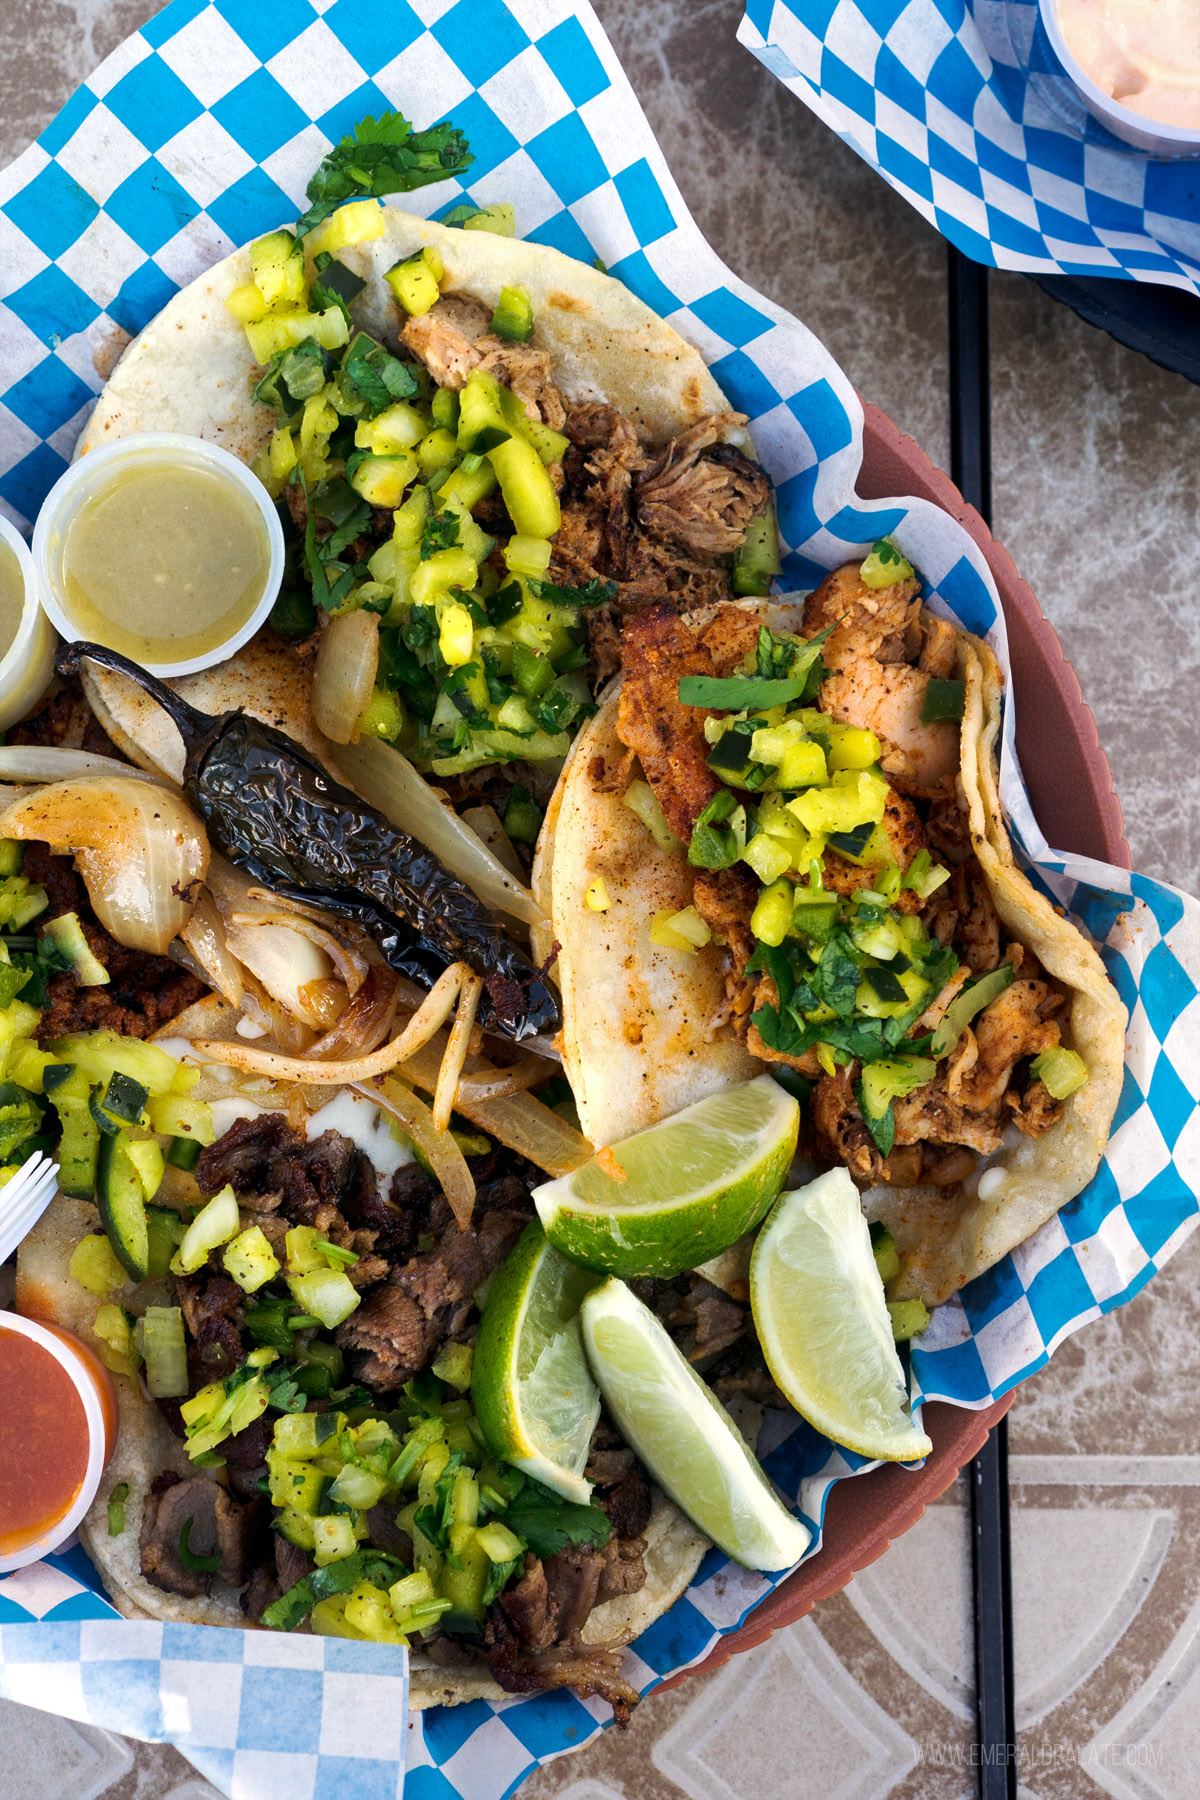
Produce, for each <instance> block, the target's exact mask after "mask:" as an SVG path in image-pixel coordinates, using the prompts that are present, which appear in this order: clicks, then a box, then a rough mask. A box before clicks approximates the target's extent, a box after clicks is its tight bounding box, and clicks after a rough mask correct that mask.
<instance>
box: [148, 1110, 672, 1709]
mask: <svg viewBox="0 0 1200 1800" xmlns="http://www.w3.org/2000/svg"><path fill="white" fill-rule="evenodd" d="M194 1173H195V1178H196V1182H197V1185H198V1187H199V1189H200V1192H201V1194H204V1195H212V1194H215V1193H217V1192H219V1191H220V1190H221V1189H223V1188H225V1187H226V1186H229V1187H232V1188H233V1190H234V1193H235V1194H236V1196H237V1200H238V1208H239V1216H240V1220H241V1225H242V1227H243V1229H245V1228H249V1227H251V1226H257V1227H258V1228H259V1229H260V1230H261V1231H262V1232H263V1234H264V1235H265V1237H266V1238H267V1240H268V1242H269V1243H270V1244H271V1246H272V1248H273V1249H274V1250H275V1252H276V1254H277V1255H278V1257H279V1259H280V1261H281V1262H282V1260H283V1258H284V1255H285V1244H284V1239H285V1236H286V1233H287V1231H288V1230H289V1229H290V1228H292V1227H295V1226H298V1225H304V1226H311V1227H314V1228H315V1229H316V1230H317V1231H319V1232H320V1234H321V1237H322V1239H323V1240H324V1241H326V1242H327V1243H328V1244H330V1245H332V1246H333V1247H334V1252H335V1253H337V1252H341V1253H344V1258H345V1263H344V1266H345V1270H346V1273H347V1274H348V1275H349V1277H350V1279H351V1281H352V1282H354V1284H355V1286H356V1287H358V1288H359V1289H360V1290H361V1291H362V1294H363V1299H362V1302H361V1304H360V1306H359V1307H358V1308H357V1309H356V1310H355V1311H354V1312H353V1313H352V1314H351V1315H350V1317H349V1318H348V1319H346V1321H345V1322H344V1323H343V1324H342V1325H341V1326H339V1327H338V1328H337V1329H336V1331H334V1333H333V1334H332V1337H333V1343H332V1346H330V1344H329V1340H328V1337H326V1338H325V1340H324V1343H323V1344H320V1345H318V1349H319V1351H320V1353H321V1354H322V1355H324V1357H325V1359H326V1366H327V1365H328V1360H329V1357H330V1355H331V1354H333V1355H334V1360H335V1363H336V1362H337V1361H338V1358H337V1356H336V1352H340V1353H341V1361H342V1362H343V1363H344V1369H343V1373H342V1374H341V1375H340V1376H338V1380H341V1381H345V1382H346V1383H348V1384H351V1385H347V1386H342V1387H336V1386H333V1387H331V1390H330V1391H329V1392H327V1393H325V1394H321V1395H315V1396H310V1397H309V1398H308V1399H307V1402H306V1404H305V1410H306V1411H307V1412H310V1413H329V1412H338V1411H339V1410H342V1409H353V1408H355V1407H356V1406H362V1407H366V1408H368V1409H369V1410H371V1411H374V1412H376V1413H380V1412H384V1413H386V1411H387V1409H388V1408H390V1407H395V1406H396V1405H397V1404H402V1403H403V1402H404V1399H405V1396H404V1394H403V1393H402V1391H401V1390H402V1389H403V1388H404V1386H405V1384H406V1383H411V1382H413V1381H414V1378H424V1379H426V1380H428V1372H429V1370H430V1367H431V1364H433V1363H434V1362H435V1360H437V1358H438V1356H439V1354H440V1353H441V1352H443V1351H444V1350H445V1347H446V1346H447V1345H462V1346H467V1345H471V1344H472V1343H473V1342H474V1338H475V1333H476V1329H477V1327H478V1322H479V1315H478V1303H477V1299H476V1296H477V1295H479V1294H480V1293H481V1292H482V1291H483V1289H484V1287H485V1284H486V1283H487V1281H488V1280H489V1279H490V1277H491V1276H492V1275H493V1274H494V1273H495V1271H496V1269H497V1268H498V1267H499V1265H500V1263H501V1262H502V1261H503V1260H504V1258H505V1257H506V1256H507V1254H508V1252H509V1251H510V1250H511V1249H512V1247H513V1245H514V1243H515V1242H516V1240H517V1238H518V1237H519V1236H520V1234H521V1232H522V1231H523V1230H524V1228H525V1226H526V1225H527V1224H528V1223H529V1222H530V1220H531V1219H532V1218H533V1217H534V1209H533V1204H532V1201H531V1199H530V1190H531V1187H532V1186H533V1185H535V1184H536V1182H537V1181H538V1180H540V1179H541V1175H540V1172H539V1171H537V1170H535V1169H533V1168H532V1166H531V1165H530V1164H527V1163H525V1162H523V1161H522V1160H521V1159H520V1158H518V1157H516V1156H514V1155H513V1154H512V1153H511V1152H509V1151H506V1150H502V1149H494V1150H489V1151H488V1152H487V1153H486V1154H485V1155H483V1156H480V1157H479V1158H477V1159H475V1160H474V1163H473V1173H474V1176H475V1181H476V1201H475V1210H474V1213H473V1216H472V1221H471V1224H470V1225H469V1226H468V1227H467V1228H466V1229H465V1230H461V1231H460V1230H459V1228H458V1226H457V1225H456V1223H455V1221H454V1218H453V1216H452V1214H451V1212H450V1208H449V1206H448V1204H447V1202H446V1199H445V1197H444V1195H443V1193H442V1191H441V1188H440V1187H439V1186H438V1183H437V1182H436V1181H435V1179H434V1178H433V1177H432V1176H431V1175H428V1174H426V1173H425V1171H424V1170H423V1169H422V1168H421V1167H420V1166H419V1165H418V1164H417V1163H415V1162H410V1163H407V1164H405V1165H403V1166H402V1167H400V1168H399V1169H397V1170H396V1171H395V1173H394V1174H393V1175H392V1176H391V1178H390V1180H389V1181H388V1182H387V1183H386V1184H384V1185H381V1183H380V1181H379V1179H378V1178H377V1176H376V1172H375V1169H374V1167H373V1166H372V1164H371V1163H370V1162H369V1160H368V1159H367V1157H366V1156H365V1155H364V1154H363V1152H362V1151H361V1150H359V1149H357V1147H356V1146H355V1145H354V1144H353V1143H352V1142H351V1141H350V1140H349V1139H348V1138H346V1137H344V1136H343V1135H341V1134H340V1133H339V1132H337V1131H326V1132H323V1133H322V1134H321V1135H320V1136H319V1137H317V1138H315V1139H313V1140H312V1141H309V1140H307V1139H306V1138H305V1137H304V1136H302V1135H301V1134H300V1133H299V1132H297V1131H296V1130H294V1129H293V1128H292V1126H291V1125H290V1124H289V1123H288V1120H287V1118H286V1117H285V1115H283V1114H282V1113H277V1112H272V1113H263V1114H260V1115H258V1116H256V1117H254V1118H248V1119H240V1120H238V1121H236V1122H235V1123H234V1124H233V1125H231V1126H230V1128H229V1129H228V1130H227V1131H226V1132H225V1134H224V1136H223V1137H221V1138H220V1139H219V1140H218V1141H217V1142H216V1143H215V1144H213V1145H211V1146H210V1147H209V1148H208V1149H206V1150H205V1151H204V1152H203V1153H202V1155H201V1156H200V1159H199V1161H198V1162H197V1164H196V1167H195V1171H194ZM219 1255H220V1252H219V1251H218V1252H216V1253H214V1255H213V1257H212V1258H211V1259H210V1262H209V1264H207V1265H206V1266H204V1267H202V1268H201V1269H199V1270H197V1271H196V1273H194V1274H192V1275H171V1276H169V1277H168V1282H169V1285H170V1287H171V1289H172V1294H171V1298H172V1300H173V1301H174V1303H175V1304H177V1305H178V1306H179V1307H180V1309H181V1311H182V1314H183V1321H184V1327H185V1332H186V1341H187V1355H188V1371H189V1395H195V1394H196V1393H198V1392H199V1391H200V1390H202V1389H203V1388H205V1387H206V1386H207V1385H208V1384H209V1383H212V1382H214V1381H225V1380H227V1379H228V1378H229V1377H230V1376H232V1375H234V1374H235V1373H236V1371H237V1370H239V1369H241V1368H242V1367H243V1365H245V1363H246V1359H247V1357H248V1356H249V1355H250V1354H251V1352H252V1351H253V1350H254V1349H255V1346H256V1341H259V1342H260V1341H261V1335H260V1336H259V1338H258V1339H257V1340H256V1337H255V1334H254V1331H253V1329H252V1327H253V1325H254V1319H253V1317H252V1318H251V1321H250V1325H249V1326H248V1324H247V1314H248V1313H250V1314H253V1313H254V1312H255V1309H257V1308H259V1307H260V1306H261V1304H262V1302H263V1299H264V1294H263V1292H262V1291H261V1290H260V1291H259V1292H257V1293H255V1294H254V1295H247V1294H245V1293H244V1292H243V1291H242V1289H241V1288H240V1287H238V1286H237V1284H236V1283H235V1282H233V1281H231V1280H229V1279H228V1278H227V1277H226V1276H225V1275H224V1274H223V1273H220V1272H218V1267H217V1264H218V1260H219ZM351 1259H356V1260H351ZM341 1260H342V1259H341V1258H339V1262H340V1261H341ZM268 1298H269V1297H268ZM320 1336H321V1334H320V1333H319V1332H317V1331H315V1330H312V1329H302V1330H300V1331H297V1332H295V1333H294V1334H293V1338H292V1344H291V1346H290V1347H289V1351H288V1356H289V1362H290V1364H291V1365H292V1366H294V1367H295V1368H299V1369H303V1367H304V1359H305V1357H306V1356H308V1355H309V1354H311V1346H312V1344H313V1342H314V1341H316V1340H318V1339H319V1338H320ZM180 1404H181V1403H180V1401H179V1400H162V1401H159V1402H158V1405H159V1408H160V1411H161V1412H162V1414H163V1416H164V1418H165V1419H166V1420H167V1422H168V1424H169V1425H170V1426H171V1428H172V1430H174V1431H175V1432H176V1434H177V1435H179V1436H181V1437H182V1436H183V1435H184V1425H183V1422H182V1419H181V1416H180ZM185 1404H186V1403H185ZM351 1416H352V1417H353V1416H355V1415H354V1413H353V1411H352V1410H351ZM274 1423H275V1414H273V1413H270V1412H268V1413H264V1414H262V1415H261V1416H260V1417H258V1418H256V1419H255V1420H254V1421H253V1423H252V1424H250V1425H249V1426H247V1427H246V1428H245V1429H244V1430H242V1431H240V1432H238V1433H237V1434H236V1435H234V1436H232V1437H229V1438H227V1439H226V1440H225V1441H224V1442H223V1443H222V1444H221V1445H220V1449H219V1452H218V1454H219V1456H220V1458H221V1459H223V1461H224V1463H225V1469H224V1471H223V1472H222V1475H221V1477H220V1478H219V1479H218V1478H217V1477H216V1475H215V1474H213V1473H210V1472H209V1471H207V1470H203V1469H197V1470H196V1471H195V1473H193V1474H190V1475H188V1476H185V1477H182V1478H181V1477H180V1476H179V1475H177V1474H176V1473H175V1472H174V1471H172V1470H165V1471H164V1472H163V1473H162V1475H160V1476H159V1477H158V1478H157V1480H156V1481H155V1482H154V1484H153V1487H152V1492H151V1495H150V1498H149V1502H148V1504H147V1506H146V1509H145V1512H144V1515H143V1520H142V1527H141V1536H140V1552H141V1567H142V1573H143V1574H144V1575H145V1576H146V1578H147V1579H148V1580H149V1581H152V1582H153V1583H154V1584H155V1585H156V1586H158V1587H160V1588H163V1589H164V1590H165V1591H167V1592H169V1593H176V1594H182V1595H186V1596H191V1597H195V1596H198V1595H201V1594H205V1593H208V1592H209V1591H210V1590H211V1589H212V1587H213V1584H214V1583H215V1582H217V1581H220V1582H222V1583H224V1584H227V1585H229V1586H233V1587H237V1588H241V1589H242V1594H241V1604H242V1608H243V1610H244V1611H245V1612H246V1614H247V1616H248V1617H249V1618H250V1619H252V1620H254V1621H255V1622H258V1621H260V1620H261V1619H262V1617H263V1614H264V1612H266V1611H267V1609H268V1608H269V1607H271V1606H272V1605H273V1604H274V1603H275V1602H277V1601H279V1600H280V1598H281V1596H283V1595H285V1594H287V1592H288V1591H289V1590H290V1589H293V1588H294V1587H295V1586H296V1585H297V1583H300V1582H302V1581H303V1580H304V1579H305V1577H306V1576H307V1575H308V1574H309V1573H310V1572H312V1570H313V1566H314V1565H313V1560H312V1557H311V1555H310V1553H309V1552H307V1551H306V1550H304V1549H302V1548H300V1547H299V1546H298V1545H297V1544H295V1543H292V1542H289V1541H288V1539H287V1537H286V1536H284V1535H281V1534H280V1533H279V1531H278V1529H276V1530H274V1531H273V1530H272V1528H271V1527H272V1506H271V1502H270V1500H269V1499H268V1497H267V1496H268V1492H269V1488H270V1474H269V1464H268V1452H269V1451H270V1449H271V1445H272V1437H273V1428H274ZM587 1473H588V1476H589V1478H590V1479H591V1480H592V1481H593V1482H594V1484H595V1500H594V1504H596V1505H598V1506H599V1508H600V1509H601V1511H602V1512H604V1513H605V1514H606V1515H607V1518H608V1522H609V1526H611V1536H609V1537H608V1539H607V1542H606V1543H604V1544H603V1545H601V1546H595V1545H590V1544H580V1545H578V1546H576V1547H574V1548H572V1547H568V1548H566V1549H564V1550H563V1551H561V1552H559V1553H558V1554H555V1555H549V1556H545V1557H539V1556H537V1555H535V1554H533V1553H532V1552H531V1551H526V1552H525V1554H524V1557H523V1560H522V1562H521V1564H520V1567H519V1568H515V1569H514V1571H513V1574H512V1577H511V1578H510V1580H509V1582H508V1584H507V1586H506V1587H505V1588H504V1589H503V1591H501V1592H500V1593H499V1595H498V1596H497V1598H496V1599H495V1601H494V1602H493V1603H492V1604H491V1605H490V1606H489V1607H488V1608H487V1611H486V1615H485V1617H484V1619H483V1621H482V1624H481V1625H479V1626H478V1627H477V1628H471V1629H468V1628H465V1627H461V1626H451V1627H450V1629H449V1630H447V1628H446V1627H445V1626H443V1625H442V1624H440V1623H438V1624H435V1625H433V1626H431V1627H430V1629H429V1630H428V1631H424V1632H420V1633H418V1634H416V1635H415V1636H414V1638H413V1642H414V1644H415V1645H417V1646H418V1647H419V1648H420V1649H421V1650H422V1651H426V1652H428V1653H429V1654H430V1655H431V1657H432V1658H433V1660H434V1661H435V1662H438V1663H441V1664H444V1665H446V1666H451V1667H452V1666H459V1667H462V1666H468V1665H472V1666H475V1665H477V1666H479V1667H481V1668H490V1670H491V1673H492V1674H493V1676H494V1678H495V1679H496V1680H497V1681H498V1682H499V1683H500V1685H501V1686H502V1687H504V1688H505V1690H506V1691H507V1692H510V1693H528V1692H534V1691H538V1690H541V1689H550V1688H555V1687H562V1686H567V1687H570V1688H572V1689H573V1690H574V1691H575V1692H577V1693H579V1694H581V1695H585V1696H586V1695H592V1694H597V1695H600V1696H601V1697H603V1698H605V1699H608V1700H609V1701H610V1702H611V1703H612V1705H613V1708H614V1712H615V1713H616V1715H617V1717H618V1719H621V1720H624V1719H626V1718H627V1717H628V1714H629V1710H630V1708H631V1707H632V1706H633V1705H635V1704H636V1702H637V1692H636V1690H635V1689H633V1688H631V1687H630V1686H629V1685H628V1683H626V1682H625V1681H623V1680H622V1678H621V1676H620V1673H619V1666H620V1661H621V1649H620V1647H619V1646H616V1645H611V1644H599V1645H596V1644H587V1643H584V1642H583V1640H582V1637H581V1632H582V1630H583V1627H584V1625H585V1623H586V1621H587V1618H588V1616H589V1615H590V1613H591V1611H592V1609H593V1608H594V1607H595V1606H596V1605H599V1604H601V1603H602V1602H603V1601H605V1600H610V1599H613V1598H614V1597H616V1596H618V1595H622V1594H629V1593H634V1592H636V1591H637V1590H638V1589H639V1588H641V1587H642V1586H643V1585H644V1583H645V1580H646V1568H645V1563H644V1560H643V1553H644V1550H645V1538H644V1535H643V1534H644V1532H645V1530H646V1526H647V1524H648V1522H649V1518H650V1507H651V1495H650V1487H649V1483H648V1481H647V1479H646V1476H645V1473H644V1471H643V1469H642V1468H641V1466H640V1464H639V1463H638V1462H637V1461H636V1459H635V1457H634V1455H633V1452H632V1451H630V1450H628V1449H626V1448H625V1447H624V1446H623V1445H621V1443H620V1440H619V1439H618V1438H617V1437H616V1436H615V1435H614V1434H613V1432H612V1431H611V1429H610V1428H609V1427H608V1426H607V1424H606V1423H605V1422H604V1421H602V1422H601V1425H600V1426H599V1427H598V1429H597V1432H596V1435H595V1439H594V1444H593V1453H592V1457H591V1460H590V1462H589V1464H588V1469H587ZM577 1510H578V1509H577ZM189 1519H190V1520H191V1524H190V1527H189V1528H188V1535H187V1538H186V1553H183V1552H182V1550H181V1543H182V1542H183V1538H182V1534H183V1528H184V1526H185V1524H187V1521H188V1520H189ZM365 1519H366V1527H367V1534H368V1535H367V1538H366V1545H367V1546H369V1547H373V1548H374V1549H376V1550H378V1551H381V1552H384V1553H386V1554H387V1555H389V1556H393V1557H397V1558H399V1559H400V1561H401V1562H403V1563H404V1564H405V1565H406V1566H407V1567H409V1568H412V1567H414V1566H415V1565H414V1552H413V1541H412V1538H411V1537H410V1536H409V1534H408V1533H407V1532H405V1531H403V1530H401V1529H400V1527H399V1525H398V1524H397V1517H396V1512H395V1510H394V1508H393V1507H389V1506H387V1505H382V1504H376V1505H373V1506H371V1507H370V1509H369V1510H368V1511H367V1512H366V1514H365ZM197 1559H198V1560H199V1562H200V1563H201V1564H203V1565H204V1566H202V1567H197V1566H194V1565H195V1563H196V1562H197ZM267 1622H268V1623H270V1622H271V1621H270V1620H268V1621H267ZM299 1629H302V1630H303V1629H308V1627H307V1626H306V1625H301V1626H300V1627H299Z"/></svg>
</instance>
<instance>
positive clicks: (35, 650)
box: [0, 517, 54, 731]
mask: <svg viewBox="0 0 1200 1800" xmlns="http://www.w3.org/2000/svg"><path fill="white" fill-rule="evenodd" d="M53 673H54V631H53V628H52V627H51V624H50V621H49V619H48V618H47V617H46V615H45V613H44V612H43V611H42V609H41V607H40V606H39V605H38V583H37V576H36V574H35V573H34V565H33V558H32V556H30V554H29V547H28V545H27V544H26V542H25V539H24V538H23V537H22V536H21V534H20V532H19V531H18V530H17V529H16V527H15V526H13V525H10V524H9V522H8V520H7V519H5V518H3V517H0V731H7V729H8V727H9V726H10V725H15V724H16V722H17V720H18V719H23V718H25V716H26V714H28V713H30V712H32V711H33V709H34V707H35V706H36V705H37V703H38V701H39V700H40V699H41V697H42V694H43V693H44V692H45V690H46V688H47V687H48V686H49V684H50V677H51V676H52V675H53Z"/></svg>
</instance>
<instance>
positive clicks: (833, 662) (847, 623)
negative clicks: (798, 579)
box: [804, 563, 921, 669]
mask: <svg viewBox="0 0 1200 1800" xmlns="http://www.w3.org/2000/svg"><path fill="white" fill-rule="evenodd" d="M920 610H921V599H920V589H919V587H918V584H917V582H915V581H894V582H892V584H891V586H890V587H883V588H871V587H868V586H867V584H866V582H865V581H864V580H863V578H862V576H861V575H860V574H859V572H858V565H857V564H856V563H845V564H844V565H843V566H842V567H841V568H840V569H834V570H833V571H832V572H831V573H830V574H828V575H827V576H826V577H825V579H824V581H823V582H822V583H821V585H820V587H819V588H817V589H815V591H814V592H813V593H811V594H810V595H809V596H808V598H807V600H806V601H805V602H804V635H805V637H815V636H816V634H817V632H818V631H824V630H825V629H826V627H827V626H830V625H832V626H833V627H834V629H833V631H832V633H831V634H830V636H829V637H828V638H827V639H826V640H825V647H824V649H823V650H822V652H821V655H822V657H823V658H824V661H825V667H826V668H827V669H844V668H848V667H850V666H851V665H852V664H854V663H856V662H861V661H862V660H863V658H864V657H870V658H871V659H872V660H873V661H875V662H880V663H901V662H907V661H908V660H909V659H910V657H914V656H915V655H916V652H917V650H918V648H919V644H920V638H919V631H920V625H919V614H920Z"/></svg>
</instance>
